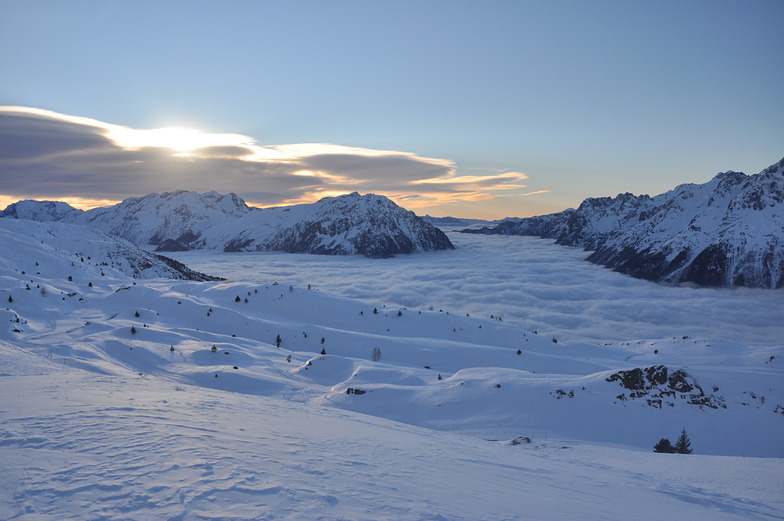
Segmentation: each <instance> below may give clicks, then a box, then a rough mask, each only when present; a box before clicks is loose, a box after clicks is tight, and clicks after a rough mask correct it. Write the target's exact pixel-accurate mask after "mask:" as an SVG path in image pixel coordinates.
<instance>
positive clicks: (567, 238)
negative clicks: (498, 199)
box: [464, 159, 784, 288]
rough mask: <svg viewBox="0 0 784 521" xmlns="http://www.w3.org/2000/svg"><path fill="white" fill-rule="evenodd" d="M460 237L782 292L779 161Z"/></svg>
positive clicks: (628, 269)
mask: <svg viewBox="0 0 784 521" xmlns="http://www.w3.org/2000/svg"><path fill="white" fill-rule="evenodd" d="M464 231H465V232H466V233H483V234H501V235H534V236H538V237H543V238H551V239H555V240H556V243H558V244H563V245H568V246H579V247H582V248H585V249H586V250H592V251H593V253H592V254H591V255H590V256H589V257H588V258H587V260H589V261H591V262H594V263H596V264H600V265H603V266H606V267H608V268H612V269H614V270H616V271H619V272H621V273H626V274H628V275H631V276H633V277H637V278H641V279H646V280H652V281H656V282H663V283H668V284H679V283H684V282H692V283H696V284H700V285H706V286H728V287H732V286H748V287H761V288H780V287H782V285H784V159H782V160H781V161H779V162H778V163H775V164H773V165H771V166H770V167H768V168H766V169H765V170H763V171H762V172H760V173H759V174H756V175H746V174H743V173H740V172H733V171H727V172H723V173H720V174H718V175H716V176H715V177H714V178H713V179H712V180H710V181H709V182H707V183H704V184H683V185H680V186H678V187H676V188H675V189H673V190H671V191H669V192H666V193H663V194H661V195H657V196H655V197H650V196H648V195H640V196H635V195H633V194H630V193H624V194H620V195H618V196H617V197H601V198H589V199H586V200H585V201H583V202H582V204H580V206H579V207H578V208H577V209H568V210H565V211H563V212H559V213H555V214H550V215H542V216H537V217H530V218H525V219H507V220H505V221H503V222H501V223H499V224H498V225H497V226H495V227H494V228H487V227H484V228H482V229H480V230H464Z"/></svg>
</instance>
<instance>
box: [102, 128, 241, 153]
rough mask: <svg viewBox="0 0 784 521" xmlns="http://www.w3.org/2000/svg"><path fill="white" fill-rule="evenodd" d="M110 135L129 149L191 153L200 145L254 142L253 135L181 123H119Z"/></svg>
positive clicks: (210, 145) (219, 145)
mask: <svg viewBox="0 0 784 521" xmlns="http://www.w3.org/2000/svg"><path fill="white" fill-rule="evenodd" d="M107 137H108V138H109V139H111V140H112V141H114V142H115V144H117V145H118V146H120V147H122V148H125V149H131V150H138V149H140V148H147V147H155V148H168V149H171V150H173V151H175V152H178V153H181V154H187V153H190V152H193V151H194V150H198V149H200V148H208V147H225V146H236V147H250V146H252V145H253V139H252V138H250V137H248V136H243V135H241V134H219V133H211V132H202V131H201V130H197V129H194V128H180V127H164V128H151V129H141V130H140V129H132V128H128V127H119V126H118V127H114V128H110V129H109V130H108V132H107Z"/></svg>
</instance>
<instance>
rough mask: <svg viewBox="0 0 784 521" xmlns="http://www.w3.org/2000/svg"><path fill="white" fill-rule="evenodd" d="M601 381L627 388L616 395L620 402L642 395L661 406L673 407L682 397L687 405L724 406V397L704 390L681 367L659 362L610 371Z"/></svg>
mask: <svg viewBox="0 0 784 521" xmlns="http://www.w3.org/2000/svg"><path fill="white" fill-rule="evenodd" d="M605 381H606V382H610V383H612V382H619V385H620V386H621V387H623V388H624V389H626V390H627V391H631V392H629V393H628V394H627V393H622V394H619V395H618V396H616V399H618V400H619V401H621V402H625V401H627V400H635V399H644V400H645V401H646V403H647V404H648V405H650V406H651V407H656V408H658V409H661V408H662V407H663V406H665V405H666V406H668V407H674V406H675V404H676V403H677V402H678V400H683V401H685V403H686V404H687V405H696V406H698V407H700V408H702V407H709V408H711V409H718V408H722V409H726V408H727V406H726V404H725V403H724V398H722V397H721V396H716V395H713V394H706V393H705V391H703V389H702V387H700V385H699V384H698V383H697V382H696V381H695V380H694V378H693V377H692V376H691V375H689V373H687V372H686V371H684V370H682V369H676V370H674V371H673V370H670V369H668V368H667V367H666V366H663V365H656V366H652V367H645V368H640V367H635V368H634V369H629V370H628V371H618V372H617V373H614V374H611V375H610V376H608V377H607V378H605Z"/></svg>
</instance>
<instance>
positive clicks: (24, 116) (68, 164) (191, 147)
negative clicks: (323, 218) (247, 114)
mask: <svg viewBox="0 0 784 521" xmlns="http://www.w3.org/2000/svg"><path fill="white" fill-rule="evenodd" d="M0 124H1V125H2V126H0V141H3V142H5V143H6V144H8V145H9V146H8V153H7V154H5V155H3V156H0V168H4V169H6V171H7V172H8V173H9V175H10V174H13V175H14V177H15V179H17V180H18V182H17V183H15V184H14V185H13V191H11V190H8V191H7V192H3V193H2V194H0V196H1V197H3V199H1V200H3V201H6V200H7V201H9V202H15V201H17V200H20V199H42V198H46V199H53V200H58V201H74V202H75V203H76V204H75V206H76V207H78V208H82V209H89V208H91V207H95V206H100V205H101V204H102V203H104V202H105V201H112V202H114V201H118V200H122V199H125V198H127V197H130V196H142V195H146V194H147V193H152V192H167V191H175V190H183V189H184V190H192V191H197V192H207V191H210V190H216V191H219V192H221V193H228V192H234V193H237V194H238V195H240V196H241V197H243V198H245V199H246V200H247V203H248V204H249V205H252V206H262V207H263V206H280V205H292V204H300V203H312V202H315V201H318V200H319V199H321V198H323V197H330V196H335V195H341V194H345V193H350V192H355V191H356V192H362V193H375V194H379V195H385V196H387V197H389V198H391V199H393V200H397V201H401V202H402V201H405V202H406V205H407V206H408V207H409V208H412V209H416V210H417V211H428V209H433V210H432V211H436V212H442V211H449V210H447V209H446V208H445V206H444V205H459V204H463V203H468V204H472V205H475V208H476V210H474V211H473V212H471V213H472V214H473V215H474V216H477V217H479V216H482V217H485V218H487V217H490V218H500V217H503V215H500V214H497V213H498V212H499V211H500V208H491V207H490V206H489V205H491V204H492V201H493V200H494V199H497V198H498V197H500V196H502V195H506V196H507V197H505V198H504V199H506V200H518V201H519V197H521V196H522V195H524V194H522V192H523V190H524V189H526V188H527V185H526V184H524V181H525V180H526V179H528V176H527V175H526V174H524V173H521V172H514V171H513V172H510V171H505V170H503V171H498V170H496V169H493V168H488V169H487V173H486V174H484V175H463V174H462V173H460V172H459V170H458V166H457V165H456V163H455V162H454V161H452V160H450V159H444V158H436V157H426V156H420V155H418V154H416V153H412V152H407V151H401V150H391V149H372V148H362V147H354V146H347V145H341V144H336V143H293V144H277V145H275V144H264V145H261V144H258V143H256V141H255V139H254V138H252V137H250V136H246V135H242V134H236V133H220V132H209V131H205V130H200V129H195V128H184V127H175V126H171V127H162V128H148V129H143V128H142V129H140V128H132V127H128V126H123V125H116V124H111V123H106V122H102V121H98V120H95V119H91V118H87V117H78V116H70V115H66V114H60V113H57V112H53V111H49V110H44V109H36V108H30V107H16V106H5V107H2V106H0ZM20 136H22V137H23V140H22V141H20V139H22V138H20ZM15 144H16V145H18V146H16V145H15ZM44 186H47V187H48V188H47V190H46V191H44V190H43V187H44ZM545 192H546V191H545V190H540V191H531V190H529V191H528V193H529V194H531V193H545ZM483 204H484V205H485V208H484V212H482V213H480V211H481V210H480V207H481V205H483ZM439 205H441V207H440V208H439ZM490 212H492V213H490Z"/></svg>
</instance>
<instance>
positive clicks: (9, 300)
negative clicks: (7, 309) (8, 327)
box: [8, 295, 14, 303]
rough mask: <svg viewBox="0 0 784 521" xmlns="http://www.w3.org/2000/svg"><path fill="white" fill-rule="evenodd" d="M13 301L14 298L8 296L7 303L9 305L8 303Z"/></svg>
mask: <svg viewBox="0 0 784 521" xmlns="http://www.w3.org/2000/svg"><path fill="white" fill-rule="evenodd" d="M13 301H14V297H12V296H11V295H8V302H9V303H10V302H13Z"/></svg>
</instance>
